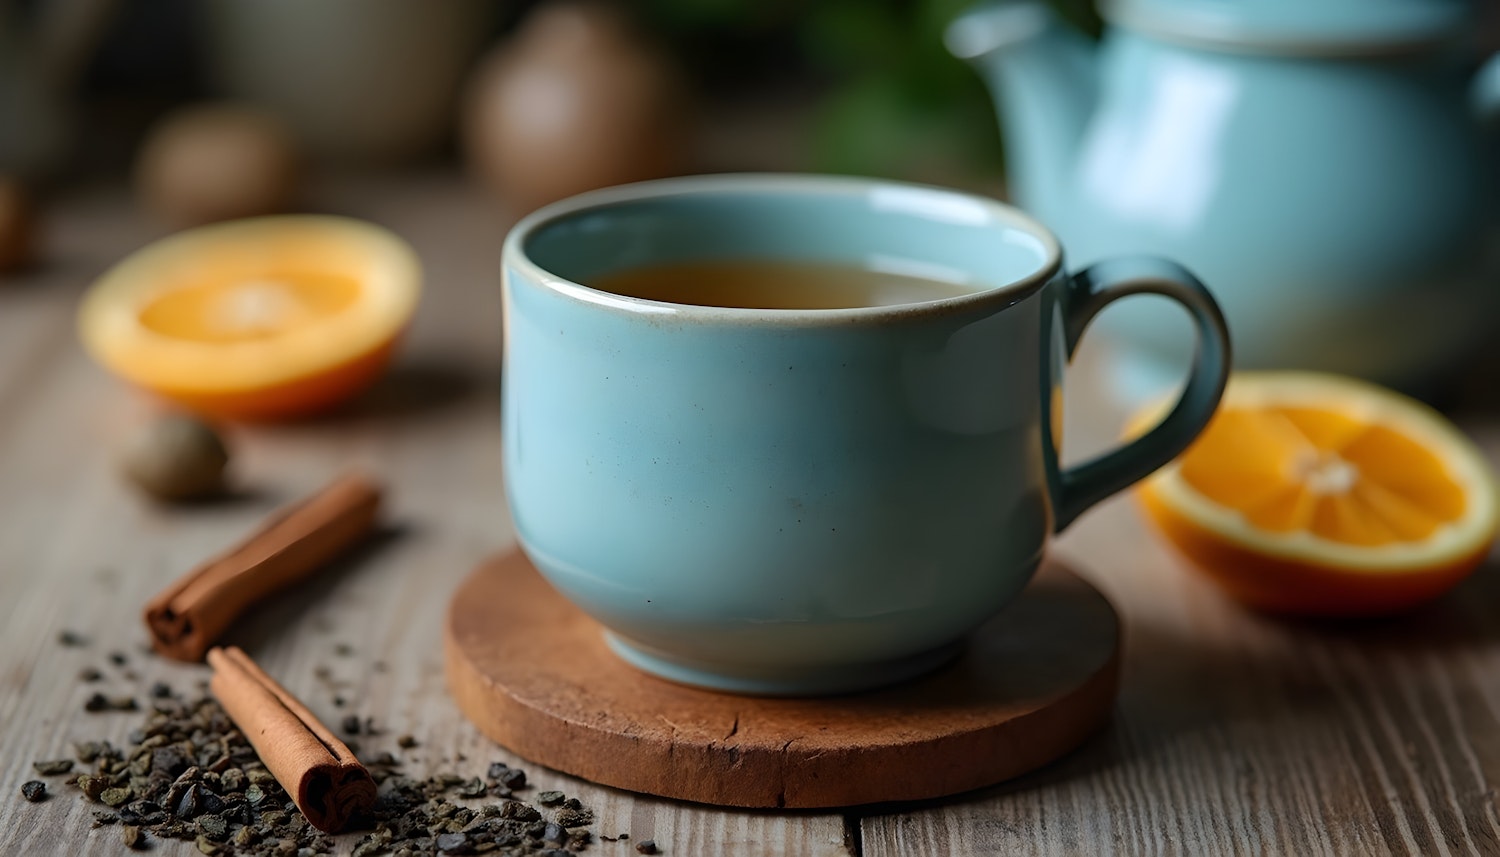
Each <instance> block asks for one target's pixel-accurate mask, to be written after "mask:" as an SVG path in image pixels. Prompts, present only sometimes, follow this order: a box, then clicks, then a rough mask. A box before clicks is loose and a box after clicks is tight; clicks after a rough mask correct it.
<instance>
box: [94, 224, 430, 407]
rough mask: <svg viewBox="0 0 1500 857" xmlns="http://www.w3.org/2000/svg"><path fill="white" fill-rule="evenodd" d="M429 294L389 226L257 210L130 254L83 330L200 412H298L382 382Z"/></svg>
mask: <svg viewBox="0 0 1500 857" xmlns="http://www.w3.org/2000/svg"><path fill="white" fill-rule="evenodd" d="M420 291H421V268H420V265H419V264H418V262H417V257H416V254H415V253H413V252H412V250H411V248H410V247H409V246H408V245H407V244H406V242H404V241H402V240H401V239H400V238H398V237H397V236H396V235H394V234H392V233H390V232H388V231H386V230H385V229H382V228H380V227H378V226H375V225H373V224H369V223H364V222H361V221H357V220H350V219H347V218H342V217H324V216H312V215H289V216H282V217H262V218H254V219H249V220H240V221H235V222H231V223H223V224H218V225H214V226H205V227H201V228H198V229H193V230H189V231H186V232H181V233H178V234H177V235H174V236H172V237H170V238H166V239H164V240H162V241H159V242H157V243H155V244H152V245H150V246H148V247H146V248H145V249H142V250H140V251H138V252H136V253H135V254H133V255H131V256H130V257H128V258H126V259H125V260H124V261H122V262H120V263H119V264H118V265H116V266H115V267H114V268H113V269H111V270H110V271H109V272H108V273H106V274H105V275H104V276H103V277H102V278H101V279H100V280H99V281H98V282H97V283H95V284H94V285H93V287H92V288H91V289H90V290H89V292H88V294H87V295H86V296H85V297H84V300H83V305H82V307H81V309H80V311H79V331H80V334H81V336H82V338H83V342H84V345H85V346H86V347H87V348H88V350H89V351H90V352H91V353H92V354H93V355H94V357H95V358H96V359H98V360H99V362H100V363H102V364H103V365H104V366H105V367H107V368H109V369H110V370H111V371H113V372H115V373H116V374H118V375H120V376H121V377H123V378H125V379H127V380H129V381H131V382H134V383H136V384H138V385H140V386H142V387H145V388H147V389H149V390H152V391H155V392H156V393H158V394H160V395H162V396H165V397H167V398H169V399H172V400H174V401H177V402H179V403H181V404H182V405H184V406H186V407H188V408H191V409H192V410H196V411H198V412H200V413H205V414H208V415H210V416H217V417H228V418H248V419H273V418H281V417H293V416H301V415H305V414H309V413H312V412H315V411H319V410H323V409H326V408H329V407H332V406H334V405H336V404H338V403H340V402H343V401H344V400H346V399H348V398H350V397H351V396H353V395H354V394H356V393H358V392H359V391H361V390H362V389H364V388H365V387H367V386H368V385H369V384H370V383H371V382H373V381H374V380H375V378H376V377H377V376H378V375H379V373H380V372H381V370H382V369H383V368H384V367H385V365H386V363H387V361H388V360H389V358H390V356H391V353H392V350H393V348H394V346H395V343H396V340H397V338H398V337H399V336H400V334H401V331H402V330H403V329H404V328H405V327H406V324H407V322H408V321H409V320H410V319H411V316H412V313H413V312H414V311H415V308H416V304H417V298H418V295H419V293H420Z"/></svg>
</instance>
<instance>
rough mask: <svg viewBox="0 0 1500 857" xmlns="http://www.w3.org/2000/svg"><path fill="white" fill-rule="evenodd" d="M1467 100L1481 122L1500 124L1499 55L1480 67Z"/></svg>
mask: <svg viewBox="0 0 1500 857" xmlns="http://www.w3.org/2000/svg"><path fill="white" fill-rule="evenodd" d="M1469 98H1470V100H1471V101H1472V102H1473V105H1474V113H1475V114H1476V115H1477V116H1478V117H1479V119H1480V121H1481V122H1488V123H1496V124H1500V53H1497V54H1495V55H1493V56H1491V57H1490V58H1489V59H1487V60H1485V61H1484V63H1483V64H1482V65H1480V67H1479V72H1478V73H1477V74H1475V75H1474V82H1473V84H1471V89H1470V90H1469Z"/></svg>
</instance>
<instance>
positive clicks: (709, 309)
mask: <svg viewBox="0 0 1500 857" xmlns="http://www.w3.org/2000/svg"><path fill="white" fill-rule="evenodd" d="M877 188H895V189H898V190H904V191H909V192H913V193H934V194H939V195H945V196H950V197H955V198H958V199H961V200H963V201H964V202H965V203H966V204H968V205H977V206H979V207H981V208H983V209H984V210H985V211H986V213H987V214H988V215H989V216H990V217H991V218H993V219H994V220H995V221H996V222H998V223H1000V224H1003V225H1005V226H1009V227H1012V228H1015V229H1018V230H1021V231H1023V232H1025V233H1027V234H1029V235H1030V236H1032V237H1033V238H1036V239H1037V240H1038V241H1039V242H1041V245H1042V247H1043V249H1044V250H1045V251H1046V259H1045V260H1044V262H1043V264H1042V265H1040V266H1039V267H1038V268H1037V269H1036V270H1034V271H1032V272H1031V273H1030V274H1027V275H1026V276H1024V277H1022V278H1020V279H1017V280H1014V281H1012V282H1009V283H1005V284H1003V285H996V286H991V287H989V288H983V289H979V290H977V291H974V292H971V293H969V294H964V295H959V296H957V297H952V298H943V299H942V300H936V301H924V302H921V303H909V304H897V305H894V306H873V307H851V308H845V309H750V308H745V307H716V306H705V305H701V304H679V303H668V302H665V301H655V300H648V299H645V298H637V297H630V296H627V295H618V294H614V293H612V292H606V291H602V290H600V289H595V288H592V287H589V286H586V285H583V284H582V283H578V282H574V281H573V280H569V279H567V278H565V277H562V276H559V275H558V274H555V273H553V272H551V271H548V270H546V269H545V268H543V267H541V266H540V265H538V264H537V263H536V262H534V261H532V259H531V257H530V256H528V255H527V253H526V251H525V249H524V248H525V245H526V241H527V240H528V239H529V238H530V236H531V235H532V234H534V233H535V232H536V231H537V230H539V229H541V228H542V227H544V226H546V225H548V224H551V223H554V222H556V221H559V220H562V219H564V218H567V217H572V216H575V215H578V214H581V213H584V212H586V211H589V210H590V209H596V208H606V207H609V206H613V205H619V204H623V203H628V202H640V201H642V200H651V199H662V198H668V197H674V196H693V195H712V194H715V193H724V192H734V193H766V194H774V195H780V196H788V197H790V196H795V195H798V194H810V195H814V196H828V195H832V194H861V195H863V194H868V193H869V192H871V191H873V190H875V189H877ZM501 257H502V275H503V269H504V266H512V267H514V268H516V269H517V270H518V271H519V272H520V273H522V274H525V275H528V276H529V277H530V278H531V279H532V280H534V281H535V282H536V283H538V284H540V285H541V286H542V287H544V288H547V289H550V290H551V291H553V292H556V293H558V294H561V295H563V296H565V297H568V298H571V299H573V300H578V301H582V302H584V303H588V304H591V305H594V306H597V307H600V308H602V309H608V310H613V311H617V312H623V313H627V314H631V315H651V316H671V317H673V319H674V320H676V321H682V322H697V323H710V324H731V325H751V324H771V325H798V326H801V325H827V324H847V323H851V322H866V323H868V322H882V321H896V320H906V319H914V318H919V317H923V318H925V317H930V316H933V315H946V314H950V313H960V312H965V311H968V310H971V309H974V308H977V307H979V306H982V305H985V304H989V303H992V302H999V303H1001V304H1004V305H1006V306H1009V305H1010V304H1013V303H1016V302H1018V301H1020V300H1022V299H1024V298H1026V297H1027V296H1029V295H1031V294H1032V293H1033V292H1035V291H1037V290H1038V289H1040V288H1042V286H1044V285H1046V284H1047V283H1048V282H1049V281H1050V280H1051V279H1052V278H1053V277H1054V276H1056V274H1057V272H1058V271H1059V270H1061V268H1062V247H1061V246H1060V245H1059V244H1058V241H1057V237H1056V236H1054V235H1053V234H1052V231H1051V230H1049V229H1048V228H1047V227H1045V226H1043V225H1042V224H1041V223H1040V222H1039V221H1037V220H1036V219H1035V218H1033V217H1031V216H1030V215H1028V214H1026V213H1025V212H1023V211H1021V210H1020V209H1018V208H1015V207H1014V206H1010V205H1006V204H1005V203H1003V202H1000V201H998V200H994V199H990V198H988V197H983V196H979V195H977V194H972V193H967V192H964V191H961V190H954V189H953V188H946V187H940V186H937V185H926V184H917V183H913V182H901V181H892V180H886V179H868V178H859V177H854V176H834V175H818V174H811V173H808V174H800V173H715V174H704V175H691V176H681V177H677V178H668V179H654V180H651V181H644V182H635V183H632V184H623V185H615V186H613V187H607V188H603V189H600V190H594V191H588V192H586V193H581V194H578V195H576V196H571V197H568V198H567V199H562V200H559V201H557V202H554V203H551V204H549V205H546V206H543V207H542V208H539V209H537V210H536V211H533V212H531V213H530V214H528V215H526V216H525V217H523V218H521V220H520V221H518V222H517V223H516V224H515V225H514V226H512V227H511V229H510V232H509V233H507V235H506V237H505V243H504V246H503V248H502V250H501Z"/></svg>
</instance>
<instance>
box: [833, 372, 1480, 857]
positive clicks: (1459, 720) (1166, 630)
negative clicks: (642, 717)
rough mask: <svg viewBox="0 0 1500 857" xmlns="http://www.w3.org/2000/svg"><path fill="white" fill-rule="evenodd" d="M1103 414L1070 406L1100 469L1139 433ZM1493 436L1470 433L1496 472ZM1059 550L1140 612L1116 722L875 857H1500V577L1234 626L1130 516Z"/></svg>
mask: <svg viewBox="0 0 1500 857" xmlns="http://www.w3.org/2000/svg"><path fill="white" fill-rule="evenodd" d="M1084 362H1085V363H1087V362H1088V360H1087V359H1085V361H1084ZM1096 368H1097V367H1096ZM1084 374H1085V375H1087V374H1088V368H1087V367H1085V368H1084ZM1083 383H1084V385H1085V387H1087V385H1088V383H1089V382H1088V381H1087V379H1084V380H1083ZM1097 395H1098V391H1097V389H1089V390H1088V391H1087V392H1085V393H1083V394H1082V395H1077V394H1070V397H1069V402H1070V405H1071V406H1072V408H1071V412H1070V414H1069V421H1068V438H1069V441H1070V442H1072V441H1074V440H1077V441H1079V442H1080V443H1082V444H1083V445H1084V446H1085V447H1087V448H1091V449H1097V448H1099V447H1100V446H1102V445H1104V444H1105V443H1106V442H1107V438H1108V437H1109V436H1111V435H1112V433H1113V431H1114V429H1115V427H1116V426H1118V425H1119V424H1120V421H1119V415H1118V414H1115V413H1110V408H1108V407H1105V408H1102V409H1101V408H1100V407H1099V406H1098V405H1099V403H1100V402H1102V401H1103V400H1102V399H1098V398H1091V397H1097ZM1492 419H1493V417H1487V416H1486V415H1484V414H1483V413H1479V414H1473V415H1471V416H1470V417H1469V420H1470V423H1468V424H1470V425H1471V426H1472V431H1473V433H1474V434H1475V436H1476V437H1478V438H1479V439H1480V440H1481V442H1482V443H1485V444H1486V446H1487V448H1488V449H1489V450H1490V452H1491V457H1492V459H1496V458H1500V444H1497V443H1495V431H1494V429H1495V426H1494V424H1493V422H1491V420H1492ZM1060 548H1061V550H1062V551H1063V552H1064V553H1065V554H1066V556H1067V557H1068V558H1069V559H1071V560H1073V561H1075V562H1076V564H1077V566H1078V567H1079V569H1080V572H1081V573H1083V574H1085V575H1086V576H1088V577H1089V579H1090V580H1092V581H1093V582H1094V583H1095V584H1097V585H1098V586H1099V587H1100V588H1101V589H1103V590H1104V591H1105V593H1106V594H1107V595H1108V596H1109V597H1110V598H1111V600H1112V601H1113V602H1114V604H1115V605H1116V607H1117V608H1119V609H1120V611H1121V613H1122V618H1123V621H1124V623H1125V629H1126V635H1125V671H1124V676H1123V680H1122V691H1121V697H1120V702H1119V705H1118V707H1117V713H1116V717H1115V720H1114V723H1113V724H1112V725H1111V726H1110V727H1109V728H1108V729H1107V730H1106V731H1105V732H1104V733H1103V734H1102V735H1100V736H1098V737H1097V738H1096V739H1094V740H1093V741H1092V742H1091V743H1090V744H1087V745H1085V747H1084V748H1083V749H1081V750H1080V751H1079V752H1077V753H1075V754H1074V755H1073V756H1071V757H1069V758H1067V759H1064V760H1062V761H1061V762H1059V763H1058V764H1056V765H1054V766H1052V767H1051V768H1049V769H1047V770H1044V771H1042V772H1039V773H1037V774H1035V775H1033V776H1031V777H1027V778H1023V779H1021V780H1018V781H1016V782H1014V783H1011V784H1008V785H1005V786H1002V787H999V788H996V789H992V790H988V791H984V792H979V793H975V794H970V795H966V796H963V797H961V798H958V799H955V800H952V801H950V802H944V803H941V804H938V805H932V806H922V807H901V808H897V809H895V810H892V811H884V810H882V811H881V812H879V813H877V814H873V815H869V816H867V817H865V818H864V819H863V820H862V822H861V831H862V846H863V854H864V855H866V857H887V855H904V854H950V855H955V857H957V855H980V854H985V855H988V854H1048V855H1053V854H1078V855H1108V854H1137V853H1163V854H1184V855H1216V854H1310V855H1312V854H1331V855H1342V854H1360V855H1376V854H1403V855H1430V854H1453V855H1458V854H1496V853H1500V816H1497V808H1496V794H1497V791H1496V789H1497V780H1500V568H1497V567H1496V563H1495V562H1494V561H1492V562H1491V564H1490V566H1489V567H1487V568H1484V569H1481V570H1480V571H1479V572H1478V573H1477V574H1476V575H1475V577H1474V578H1473V579H1471V580H1469V581H1468V582H1466V583H1465V584H1463V585H1462V586H1461V587H1460V588H1459V589H1458V590H1457V591H1456V592H1454V593H1452V594H1451V595H1450V596H1448V597H1447V598H1445V599H1443V600H1442V601H1441V602H1439V603H1437V604H1434V605H1432V606H1430V607H1428V608H1426V609H1423V610H1421V611H1419V612H1417V613H1414V614H1412V615H1410V616H1407V617H1402V618H1395V619H1390V620H1383V621H1372V622H1351V623H1331V624H1330V623H1314V622H1293V621H1281V620H1276V619H1270V618H1266V617H1262V616H1257V615H1255V614H1252V613H1249V612H1246V611H1244V610H1241V609H1239V608H1238V607H1236V606H1234V605H1233V604H1231V603H1230V602H1228V601H1226V600H1225V599H1224V598H1222V597H1221V596H1220V595H1219V593H1218V592H1217V590H1215V589H1213V588H1212V587H1211V586H1210V585H1209V584H1207V583H1206V582H1204V581H1202V580H1200V579H1198V578H1197V577H1195V576H1193V575H1192V573H1191V572H1190V571H1189V570H1188V569H1186V568H1184V567H1183V566H1182V565H1181V564H1180V563H1179V561H1178V560H1177V559H1176V558H1174V557H1173V556H1172V555H1170V554H1169V553H1168V551H1167V550H1166V548H1165V547H1164V546H1163V545H1162V544H1160V543H1159V542H1157V541H1156V540H1155V539H1154V537H1153V536H1151V534H1150V532H1149V530H1148V528H1147V525H1146V524H1145V522H1144V521H1143V520H1142V519H1141V518H1140V516H1139V514H1138V512H1137V510H1136V508H1135V507H1134V506H1133V505H1132V503H1131V501H1130V500H1129V499H1128V498H1117V499H1116V500H1113V501H1110V502H1109V503H1107V504H1106V505H1105V506H1104V507H1103V508H1101V509H1099V510H1097V511H1095V512H1093V513H1091V514H1090V515H1089V516H1088V517H1086V518H1085V519H1083V520H1082V521H1081V522H1080V523H1079V524H1078V525H1077V526H1076V527H1075V528H1074V531H1073V532H1070V533H1069V534H1068V535H1067V536H1066V537H1065V538H1064V539H1063V540H1062V543H1061V546H1060Z"/></svg>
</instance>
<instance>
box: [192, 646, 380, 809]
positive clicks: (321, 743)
mask: <svg viewBox="0 0 1500 857" xmlns="http://www.w3.org/2000/svg"><path fill="white" fill-rule="evenodd" d="M208 663H209V666H212V667H213V668H214V677H213V679H211V680H210V681H209V684H208V686H209V690H211V691H212V692H213V695H214V697H215V698H217V699H218V700H219V704H220V705H222V706H224V711H225V712H226V713H228V715H229V718H230V719H231V720H233V721H234V725H235V726H237V727H239V730H240V732H242V733H244V735H245V737H246V738H247V739H248V740H249V741H250V744H251V745H252V746H254V747H255V752H256V753H258V754H260V760H261V761H262V762H264V763H265V765H266V769H267V770H269V771H270V772H271V775H272V776H274V777H275V778H276V782H278V783H281V787H282V788H284V789H286V793H287V794H289V795H291V796H292V800H294V801H296V803H297V808H298V809H300V810H302V814H303V815H304V816H306V817H307V822H308V824H311V825H312V826H313V827H316V828H317V829H319V830H321V831H324V832H325V833H338V832H339V831H341V830H343V829H344V828H345V827H347V826H348V825H349V822H350V821H351V820H353V819H356V818H358V817H360V816H362V815H365V814H366V813H368V812H369V810H370V808H371V807H373V806H374V805H375V781H374V780H373V779H371V778H370V772H369V771H367V770H365V766H364V765H361V764H360V763H359V760H358V759H356V758H354V754H353V753H351V752H350V751H349V748H348V747H347V746H346V745H345V744H344V742H342V741H340V740H339V739H338V738H337V737H336V736H335V735H334V734H333V732H331V731H330V730H329V729H328V727H326V726H324V725H323V724H322V723H320V722H319V721H318V718H316V717H314V716H313V715H312V712H310V711H308V710H307V707H306V706H304V705H303V704H302V703H301V702H298V701H297V698H296V697H294V696H292V695H291V694H290V693H287V691H286V689H285V688H283V687H282V686H281V685H279V684H277V683H276V682H275V680H273V679H272V678H271V677H270V676H268V675H266V673H265V671H264V670H262V669H261V668H260V667H259V666H256V664H255V662H254V661H252V660H250V656H249V655H247V654H245V653H244V652H242V651H240V650H239V649H238V648H235V647H233V646H231V647H230V648H227V649H220V648H213V649H210V650H209V652H208Z"/></svg>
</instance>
